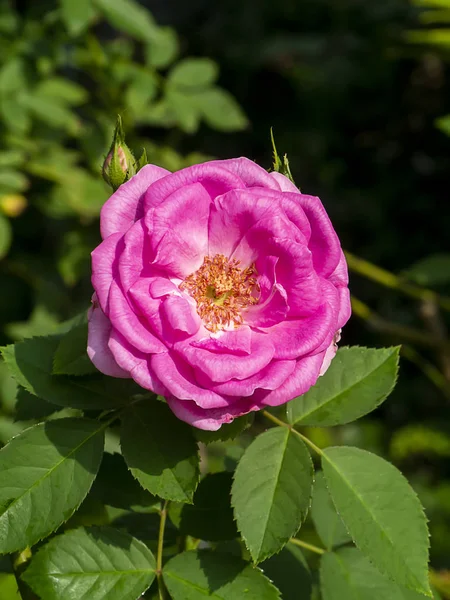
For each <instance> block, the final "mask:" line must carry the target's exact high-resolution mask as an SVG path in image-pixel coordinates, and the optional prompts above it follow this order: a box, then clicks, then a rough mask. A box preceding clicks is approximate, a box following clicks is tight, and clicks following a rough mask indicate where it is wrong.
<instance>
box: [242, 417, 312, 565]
mask: <svg viewBox="0 0 450 600" xmlns="http://www.w3.org/2000/svg"><path fill="white" fill-rule="evenodd" d="M312 484H313V465H312V461H311V457H310V455H309V452H308V450H307V449H306V447H305V445H304V444H303V442H302V441H301V440H300V439H299V438H298V437H297V436H296V435H294V434H293V433H292V432H291V431H290V430H289V429H287V428H285V427H283V428H279V427H275V428H274V429H270V430H269V431H266V432H265V433H263V434H261V435H259V436H258V437H257V438H256V439H255V440H254V441H253V442H252V444H250V446H249V447H248V448H247V450H246V451H245V453H244V456H243V457H242V458H241V460H240V462H239V464H238V466H237V469H236V472H235V476H234V483H233V488H232V505H233V507H234V514H235V517H236V521H237V525H238V529H239V531H240V532H241V534H242V538H243V540H244V542H245V544H246V546H247V548H248V549H249V551H250V554H251V556H252V558H253V560H254V561H255V562H261V561H263V560H265V559H266V558H268V557H269V556H271V555H272V554H275V553H276V552H279V551H280V550H281V548H282V547H283V546H284V545H285V544H286V542H287V541H288V540H289V538H290V537H292V536H293V535H295V534H296V533H297V531H298V529H299V527H300V525H301V524H302V522H303V521H304V520H305V517H306V514H307V512H308V508H309V504H310V499H311V492H312Z"/></svg>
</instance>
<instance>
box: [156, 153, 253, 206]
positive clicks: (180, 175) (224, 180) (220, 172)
mask: <svg viewBox="0 0 450 600" xmlns="http://www.w3.org/2000/svg"><path fill="white" fill-rule="evenodd" d="M191 183H200V184H201V185H202V186H203V188H204V189H205V190H206V192H207V193H208V195H209V197H210V198H211V199H212V198H215V197H216V196H220V195H221V194H225V193H226V192H228V191H230V190H233V189H236V188H237V189H239V188H243V187H245V185H244V182H243V181H242V180H241V179H240V178H239V177H238V176H237V175H234V174H233V173H232V172H231V171H229V170H227V169H224V168H223V167H221V166H219V165H214V164H213V163H212V164H211V163H204V164H201V165H193V166H192V167H187V168H186V169H181V171H177V172H176V173H172V174H170V175H168V176H167V177H164V179H161V180H159V181H156V182H155V183H154V184H153V185H151V186H150V187H149V188H148V190H147V192H146V194H145V198H144V212H147V211H148V210H149V209H150V208H152V207H156V206H159V205H160V204H161V203H162V202H164V200H166V198H167V197H168V196H170V195H171V194H173V192H175V191H177V190H180V189H182V188H183V187H185V186H187V185H189V184H191Z"/></svg>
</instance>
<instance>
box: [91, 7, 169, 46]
mask: <svg viewBox="0 0 450 600" xmlns="http://www.w3.org/2000/svg"><path fill="white" fill-rule="evenodd" d="M94 3H95V5H96V6H97V8H98V9H99V10H100V11H101V12H102V13H103V15H104V16H105V19H107V20H108V21H109V22H110V23H111V25H112V26H113V27H116V28H117V29H118V30H119V31H123V32H124V33H128V34H129V35H131V36H132V37H134V38H136V39H137V40H140V41H141V42H149V41H151V40H153V39H154V37H155V36H156V35H157V33H156V32H157V26H156V23H155V22H154V20H153V17H152V15H151V14H150V13H149V11H148V10H147V9H146V8H144V7H143V6H141V5H140V4H139V3H138V2H135V1H134V0H94Z"/></svg>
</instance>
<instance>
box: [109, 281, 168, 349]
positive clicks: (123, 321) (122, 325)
mask: <svg viewBox="0 0 450 600" xmlns="http://www.w3.org/2000/svg"><path fill="white" fill-rule="evenodd" d="M109 317H110V319H111V322H112V323H114V328H115V329H117V331H118V332H119V333H121V334H122V335H123V337H124V338H125V339H126V340H127V341H128V343H129V344H131V346H134V347H135V348H136V349H137V350H139V351H140V352H143V353H145V354H148V353H153V352H165V351H166V350H167V348H166V347H165V346H164V344H163V343H162V342H161V341H160V340H158V339H157V338H156V337H155V336H154V335H153V334H152V333H151V332H150V330H149V329H148V327H146V326H145V323H144V322H143V320H142V319H140V318H139V317H138V316H137V315H136V313H135V312H134V310H133V308H132V307H131V306H130V304H129V303H128V300H127V299H126V298H125V296H124V295H123V292H122V290H121V289H120V287H119V286H118V284H117V283H116V282H115V281H113V283H112V285H111V290H110V292H109Z"/></svg>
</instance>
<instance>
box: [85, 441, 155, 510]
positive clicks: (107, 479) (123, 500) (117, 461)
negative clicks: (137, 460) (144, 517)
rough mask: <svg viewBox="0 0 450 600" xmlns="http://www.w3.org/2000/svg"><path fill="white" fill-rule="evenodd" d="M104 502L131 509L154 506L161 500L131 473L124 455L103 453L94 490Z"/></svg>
mask: <svg viewBox="0 0 450 600" xmlns="http://www.w3.org/2000/svg"><path fill="white" fill-rule="evenodd" d="M94 489H95V491H96V492H97V493H98V496H99V497H100V498H101V500H102V502H103V504H107V505H108V506H114V507H115V508H123V509H126V510H128V509H130V508H133V507H134V506H153V505H154V504H155V502H158V504H159V503H160V501H159V500H158V499H157V498H155V497H154V496H152V495H151V494H149V493H148V492H147V491H146V490H144V489H143V488H142V487H141V486H140V485H139V483H138V482H137V481H136V479H134V477H133V476H132V475H131V473H130V471H129V470H128V468H127V465H126V463H125V460H124V458H123V456H122V455H120V454H118V453H114V454H109V453H108V452H105V453H104V454H103V460H102V464H101V465H100V470H99V472H98V475H97V478H96V480H95V482H94V486H93V488H92V490H93V491H94Z"/></svg>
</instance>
